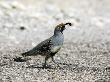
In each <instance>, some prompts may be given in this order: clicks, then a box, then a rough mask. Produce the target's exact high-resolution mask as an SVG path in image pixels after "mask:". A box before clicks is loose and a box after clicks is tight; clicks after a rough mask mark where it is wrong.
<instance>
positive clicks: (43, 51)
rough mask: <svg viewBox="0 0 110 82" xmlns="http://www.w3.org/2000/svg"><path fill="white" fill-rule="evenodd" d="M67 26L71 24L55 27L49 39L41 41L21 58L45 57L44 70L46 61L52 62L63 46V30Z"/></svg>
mask: <svg viewBox="0 0 110 82" xmlns="http://www.w3.org/2000/svg"><path fill="white" fill-rule="evenodd" d="M66 25H69V26H71V25H72V24H71V23H61V24H59V25H57V26H56V27H55V30H54V34H53V36H51V37H50V38H48V39H46V40H44V41H42V42H41V43H39V44H38V45H37V46H35V47H34V48H33V49H31V50H29V51H27V52H25V53H22V56H24V57H25V56H37V55H41V56H45V62H44V65H43V67H44V68H45V67H46V65H47V63H46V62H47V60H48V59H49V58H52V61H53V62H54V63H56V62H55V61H54V58H53V57H54V55H55V54H56V53H57V52H58V51H59V50H60V48H61V47H62V45H63V42H64V35H63V31H64V30H65V26H66Z"/></svg>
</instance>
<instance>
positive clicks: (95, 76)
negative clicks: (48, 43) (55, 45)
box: [0, 0, 110, 82]
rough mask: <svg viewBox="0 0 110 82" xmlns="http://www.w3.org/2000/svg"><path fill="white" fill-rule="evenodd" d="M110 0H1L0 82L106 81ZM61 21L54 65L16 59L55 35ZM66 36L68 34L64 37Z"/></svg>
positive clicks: (109, 68)
mask: <svg viewBox="0 0 110 82" xmlns="http://www.w3.org/2000/svg"><path fill="white" fill-rule="evenodd" d="M109 5H110V0H40V1H39V0H0V82H110V36H109V35H110V27H109V26H110V6H109ZM61 22H72V23H73V24H74V25H73V27H71V28H68V29H67V30H65V32H64V35H65V42H64V46H63V48H62V49H61V50H60V52H59V53H58V54H56V56H55V61H56V62H58V63H59V65H60V67H57V66H56V65H55V64H54V63H52V62H51V60H50V61H49V62H48V64H49V65H50V66H51V67H50V68H47V69H42V63H43V61H44V58H43V57H41V56H37V57H30V58H31V59H32V60H29V61H27V62H15V61H14V60H13V58H15V57H19V56H20V54H21V53H22V52H25V51H27V50H29V49H31V48H32V47H34V46H35V45H37V44H38V43H39V42H41V41H43V40H45V39H46V38H48V37H50V36H51V35H52V34H53V30H54V27H55V26H56V25H57V24H59V23H61ZM68 36H69V37H68Z"/></svg>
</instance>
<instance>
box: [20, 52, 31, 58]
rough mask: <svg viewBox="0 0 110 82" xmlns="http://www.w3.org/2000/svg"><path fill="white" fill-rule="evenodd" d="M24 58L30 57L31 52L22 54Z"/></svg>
mask: <svg viewBox="0 0 110 82" xmlns="http://www.w3.org/2000/svg"><path fill="white" fill-rule="evenodd" d="M21 55H22V56H23V57H25V56H30V52H29V51H28V52H24V53H22V54H21Z"/></svg>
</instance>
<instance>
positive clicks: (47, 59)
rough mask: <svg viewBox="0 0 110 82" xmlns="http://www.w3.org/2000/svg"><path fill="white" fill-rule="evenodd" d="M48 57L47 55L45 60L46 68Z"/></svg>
mask: <svg viewBox="0 0 110 82" xmlns="http://www.w3.org/2000/svg"><path fill="white" fill-rule="evenodd" d="M48 59H49V56H46V57H45V62H44V65H43V68H46V65H47V60H48Z"/></svg>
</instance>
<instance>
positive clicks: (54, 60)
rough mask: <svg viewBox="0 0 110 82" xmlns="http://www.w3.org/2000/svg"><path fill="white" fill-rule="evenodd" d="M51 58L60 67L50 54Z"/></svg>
mask: <svg viewBox="0 0 110 82" xmlns="http://www.w3.org/2000/svg"><path fill="white" fill-rule="evenodd" d="M51 58H52V61H53V62H54V63H55V64H57V66H58V67H60V66H59V64H58V63H56V62H55V60H54V58H53V56H51Z"/></svg>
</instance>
